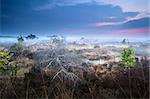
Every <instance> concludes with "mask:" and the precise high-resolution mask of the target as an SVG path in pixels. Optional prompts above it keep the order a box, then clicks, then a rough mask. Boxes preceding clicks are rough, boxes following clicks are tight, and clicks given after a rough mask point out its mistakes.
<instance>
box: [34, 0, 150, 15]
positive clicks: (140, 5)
mask: <svg viewBox="0 0 150 99" xmlns="http://www.w3.org/2000/svg"><path fill="white" fill-rule="evenodd" d="M84 3H89V4H90V3H96V4H99V5H101V4H111V5H114V6H119V7H121V8H122V10H123V11H125V12H137V11H138V12H147V11H149V8H148V0H128V1H127V0H48V2H46V3H45V4H43V5H39V6H37V7H36V8H34V9H35V10H47V9H52V8H54V7H57V6H74V5H77V4H84Z"/></svg>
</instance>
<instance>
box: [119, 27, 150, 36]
mask: <svg viewBox="0 0 150 99" xmlns="http://www.w3.org/2000/svg"><path fill="white" fill-rule="evenodd" d="M149 31H150V28H149V27H142V28H132V29H123V30H119V32H120V33H127V34H131V35H132V34H136V35H142V34H148V33H149Z"/></svg>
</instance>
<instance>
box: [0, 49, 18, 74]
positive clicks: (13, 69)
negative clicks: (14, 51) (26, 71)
mask: <svg viewBox="0 0 150 99" xmlns="http://www.w3.org/2000/svg"><path fill="white" fill-rule="evenodd" d="M16 74H17V65H15V64H14V63H13V60H12V55H11V52H10V51H8V50H4V49H0V75H12V76H14V75H16Z"/></svg>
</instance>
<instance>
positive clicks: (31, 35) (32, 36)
mask: <svg viewBox="0 0 150 99" xmlns="http://www.w3.org/2000/svg"><path fill="white" fill-rule="evenodd" d="M35 38H37V37H36V35H33V34H30V35H28V36H27V37H26V39H35Z"/></svg>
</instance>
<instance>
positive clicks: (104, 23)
mask: <svg viewBox="0 0 150 99" xmlns="http://www.w3.org/2000/svg"><path fill="white" fill-rule="evenodd" d="M123 23H125V22H124V21H123V22H98V23H96V24H95V25H96V26H110V25H121V24H123Z"/></svg>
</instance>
